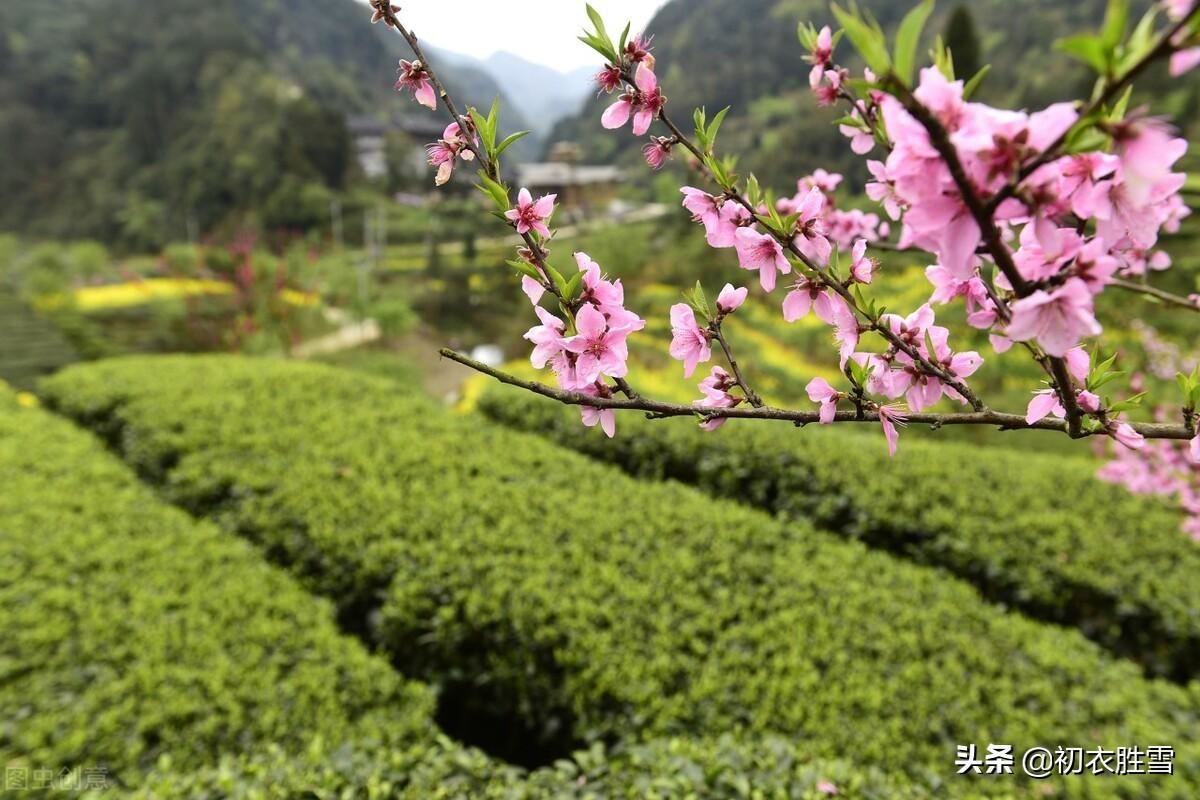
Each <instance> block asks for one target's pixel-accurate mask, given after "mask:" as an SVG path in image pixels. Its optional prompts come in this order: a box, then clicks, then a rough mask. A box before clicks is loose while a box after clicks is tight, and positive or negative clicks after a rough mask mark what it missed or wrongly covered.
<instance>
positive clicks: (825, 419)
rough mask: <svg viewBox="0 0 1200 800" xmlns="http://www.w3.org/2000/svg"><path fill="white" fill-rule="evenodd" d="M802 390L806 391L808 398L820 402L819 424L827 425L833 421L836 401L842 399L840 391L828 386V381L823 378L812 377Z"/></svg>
mask: <svg viewBox="0 0 1200 800" xmlns="http://www.w3.org/2000/svg"><path fill="white" fill-rule="evenodd" d="M804 391H806V392H807V393H808V399H809V400H812V401H813V402H814V403H820V404H821V415H820V420H821V424H822V425H828V424H829V423H831V422H833V418H834V415H836V414H837V404H838V401H839V400H841V399H842V394H841V392H839V391H838V390H837V389H834V388H833V387H832V386H830V385H829V381H827V380H825V379H824V378H813V379H812V380H811V381H809V382H808V386H805V387H804Z"/></svg>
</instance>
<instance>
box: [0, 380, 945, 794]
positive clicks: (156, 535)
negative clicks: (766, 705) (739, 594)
mask: <svg viewBox="0 0 1200 800" xmlns="http://www.w3.org/2000/svg"><path fill="white" fill-rule="evenodd" d="M0 485H3V487H4V491H3V492H0V608H2V609H3V611H4V614H3V616H2V617H0V627H2V631H3V636H2V637H0V763H2V764H3V765H4V767H5V773H4V775H5V781H6V783H5V784H4V788H5V790H6V791H2V792H0V794H3V795H4V796H15V797H37V796H44V795H51V794H52V795H53V796H59V797H62V796H80V795H79V793H78V791H76V790H77V789H78V788H79V787H80V786H83V785H90V786H91V787H92V789H94V790H95V791H92V792H90V793H88V794H87V795H86V796H106V797H107V796H111V797H124V796H136V797H143V798H175V797H197V798H215V797H232V798H268V797H269V798H299V797H306V798H308V797H398V798H401V797H402V798H413V800H417V798H431V797H438V798H531V799H534V798H570V797H578V798H585V797H586V798H597V799H603V798H614V799H615V798H640V797H650V796H661V797H682V796H705V797H717V798H736V797H744V796H745V793H744V791H743V790H744V789H745V787H747V786H754V787H756V788H757V789H759V790H761V791H763V792H766V793H767V794H766V795H764V796H777V797H808V798H814V797H819V796H821V795H820V793H819V792H818V791H817V786H818V784H819V783H820V782H821V781H836V783H837V785H838V787H839V788H840V789H841V790H842V791H843V792H845V793H847V794H848V796H850V797H862V798H873V797H900V798H918V797H924V796H926V794H925V793H924V792H923V791H921V790H919V789H918V788H917V787H913V786H910V785H908V784H907V783H906V782H905V781H903V780H902V779H899V778H885V777H883V776H882V775H881V774H880V773H879V771H877V770H872V769H868V768H865V767H861V766H852V765H850V764H847V763H845V762H841V761H837V762H832V761H821V760H814V759H812V758H810V757H807V756H804V755H802V754H801V753H800V750H801V748H798V747H796V746H793V745H792V744H791V743H789V742H785V741H782V740H778V739H776V740H768V741H762V742H755V743H753V746H751V745H749V744H744V743H738V742H735V741H732V740H714V741H711V742H703V741H698V740H697V741H692V740H686V741H684V740H662V741H655V742H651V743H648V744H644V745H635V746H632V747H629V748H624V749H618V750H617V751H615V752H612V751H609V752H606V751H604V750H602V749H596V750H594V751H592V752H589V753H585V754H582V755H581V757H580V758H579V759H578V760H577V761H576V762H563V763H560V764H558V765H556V766H554V767H550V768H546V769H542V770H538V771H536V772H534V773H527V772H525V771H523V770H520V769H517V768H515V767H512V766H508V765H505V764H502V763H500V762H498V761H496V760H495V759H491V758H489V757H487V756H485V755H484V754H482V753H480V752H479V751H477V750H472V749H469V748H465V747H463V746H461V745H458V744H455V743H454V742H452V741H450V740H448V739H447V738H446V737H445V736H443V735H442V734H441V733H440V732H439V731H438V730H437V728H436V726H435V725H434V723H433V719H432V715H433V712H434V704H435V693H434V691H433V690H432V689H431V688H430V687H428V686H425V685H422V684H420V683H417V682H414V681H411V680H407V679H404V678H402V677H401V676H400V675H399V674H398V673H397V672H396V671H395V670H393V669H392V668H391V666H390V665H389V664H388V663H387V662H386V661H385V660H384V659H381V658H379V657H377V656H373V655H370V654H369V653H368V652H367V650H366V648H365V647H364V646H363V643H361V642H360V641H358V640H356V639H354V638H353V637H350V636H346V635H344V634H341V633H339V632H338V630H337V628H336V626H335V624H334V620H333V615H332V613H331V611H332V609H331V608H330V606H329V604H328V603H326V602H324V601H322V600H319V599H316V598H314V597H313V596H312V595H310V594H308V593H306V592H304V591H303V590H302V589H301V588H300V587H299V586H298V585H297V583H296V581H295V580H294V579H293V578H291V577H289V576H288V574H287V573H286V572H284V571H282V570H280V569H278V568H276V567H273V566H271V565H270V564H268V563H267V562H266V561H265V560H264V559H263V558H262V557H261V555H260V554H259V553H257V552H256V551H255V550H254V548H253V547H251V546H250V545H249V544H247V543H246V542H244V541H241V540H239V539H238V538H236V537H234V536H231V535H229V534H228V533H225V532H222V531H220V530H218V529H217V528H216V527H215V526H213V525H212V524H210V523H208V522H203V521H196V520H194V519H192V518H191V517H189V516H188V515H187V514H185V513H184V512H182V511H180V510H177V509H175V508H172V507H170V506H169V505H167V504H165V503H164V502H162V501H161V500H159V499H158V498H157V497H156V496H155V494H154V493H153V492H152V491H151V490H150V489H148V488H146V487H145V486H143V485H141V484H140V483H139V482H138V481H137V479H136V477H135V476H134V474H133V473H132V472H131V471H130V470H129V469H128V468H127V467H125V466H124V465H122V464H121V463H120V462H119V461H118V460H117V459H115V458H114V457H113V456H111V455H109V454H108V453H106V452H105V450H104V448H103V445H102V443H101V442H100V441H98V440H97V439H95V438H94V437H92V436H90V435H88V434H87V433H85V432H82V431H80V430H77V429H75V428H73V426H71V425H70V424H69V423H67V422H65V421H63V420H60V419H55V418H54V417H52V416H51V415H49V414H47V413H46V412H44V411H40V410H36V409H31V408H27V407H23V405H22V404H19V403H18V402H17V400H16V396H15V395H13V394H12V393H11V392H9V391H7V390H3V389H0ZM60 769H65V770H66V771H67V772H68V773H70V774H69V775H67V776H66V777H61V778H60V776H59V775H58V774H57V773H58V772H59V770H60ZM47 770H48V771H50V772H51V773H55V774H54V781H55V782H56V783H55V784H53V785H55V786H58V785H59V784H58V783H57V782H58V781H60V780H61V781H63V783H62V784H61V786H62V787H67V788H63V789H62V790H61V791H57V792H54V791H51V790H50V789H49V788H47V787H39V786H38V784H37V783H35V781H36V780H38V778H37V774H38V773H39V772H45V771H47ZM18 776H24V777H23V778H20V779H19V778H18ZM48 785H49V784H48Z"/></svg>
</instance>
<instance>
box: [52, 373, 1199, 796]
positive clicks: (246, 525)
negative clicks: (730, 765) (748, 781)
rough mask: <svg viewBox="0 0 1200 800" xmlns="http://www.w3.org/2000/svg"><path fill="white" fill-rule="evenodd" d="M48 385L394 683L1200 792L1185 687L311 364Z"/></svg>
mask: <svg viewBox="0 0 1200 800" xmlns="http://www.w3.org/2000/svg"><path fill="white" fill-rule="evenodd" d="M44 390H45V392H46V394H47V396H48V398H49V400H50V402H52V403H53V404H54V406H55V407H57V408H59V409H60V410H62V411H63V412H64V413H67V414H69V415H71V416H73V417H75V418H77V419H79V420H81V421H83V422H85V423H87V424H89V425H91V426H93V427H95V428H96V429H97V430H99V431H101V432H102V433H103V434H104V435H105V436H107V437H108V438H109V439H110V441H112V442H114V443H115V444H116V445H117V446H118V447H119V448H120V450H121V451H122V452H123V453H124V454H125V455H126V457H127V458H128V459H129V460H130V461H131V462H132V463H133V464H134V465H135V466H136V467H137V468H138V469H140V470H141V471H142V472H143V474H144V475H146V476H147V477H150V478H152V479H153V480H156V481H158V482H159V483H161V484H162V486H163V488H164V491H165V492H166V493H167V495H168V496H170V497H172V498H174V499H175V500H177V501H178V502H181V503H183V504H184V505H186V506H187V507H189V508H192V509H193V510H197V511H203V512H204V513H207V514H209V515H211V516H212V517H213V518H214V519H216V520H218V521H219V522H220V523H221V524H222V525H223V526H225V527H227V528H229V529H230V530H236V531H238V532H240V533H242V534H244V535H246V536H247V537H249V538H251V539H252V540H254V541H256V542H258V543H259V544H260V546H262V547H263V548H264V549H266V550H267V551H268V552H269V553H271V554H272V556H273V557H274V558H276V559H278V560H280V561H282V562H284V563H287V564H290V565H291V566H292V568H293V569H294V570H295V571H296V573H297V574H299V575H300V576H302V577H303V579H304V580H305V581H306V582H307V583H308V585H310V586H312V587H314V588H316V589H318V590H320V591H321V592H323V593H325V594H327V595H328V596H330V597H332V598H335V599H336V600H337V601H338V602H339V604H341V605H342V607H343V610H344V611H345V612H350V611H354V612H356V613H358V612H362V613H363V614H364V615H365V616H366V618H368V619H370V620H371V627H372V629H373V630H374V632H375V635H376V636H377V637H378V639H379V641H380V642H381V643H383V644H384V646H385V647H386V648H387V649H388V650H389V652H390V654H391V655H392V657H393V658H394V659H395V661H396V662H397V663H398V664H400V665H402V666H403V667H404V668H405V669H406V670H408V671H411V672H412V673H414V674H418V675H422V676H425V677H428V678H429V679H431V680H435V681H438V682H440V683H443V684H450V685H456V686H458V687H461V688H462V690H463V691H468V692H474V693H475V695H476V696H477V697H478V698H479V700H480V703H481V708H484V707H486V708H487V709H488V710H490V711H491V712H492V713H506V714H509V715H512V716H515V717H518V718H521V719H524V720H527V721H528V723H529V724H530V726H531V727H532V728H535V729H538V730H542V731H544V732H545V735H546V736H549V737H552V736H562V735H563V734H564V733H565V734H566V735H568V736H569V738H571V739H573V740H583V741H589V742H590V741H610V740H618V739H624V740H627V741H637V740H648V739H654V738H661V737H664V736H667V737H669V736H695V737H701V738H707V737H712V736H718V735H721V734H724V733H730V732H740V733H743V734H746V735H759V734H763V735H769V734H777V735H782V736H784V737H787V738H789V739H790V740H792V741H793V742H795V743H796V744H797V745H798V746H801V747H803V748H805V750H806V751H807V752H809V753H810V754H811V755H813V756H814V757H836V758H849V759H851V760H853V761H854V762H856V763H859V764H863V765H867V766H870V767H877V768H880V769H884V770H886V771H888V772H889V773H892V774H900V773H906V774H907V775H909V776H910V777H912V778H913V779H914V780H917V781H919V782H921V783H922V784H924V785H928V786H931V787H939V788H937V789H936V791H937V792H940V793H943V794H945V793H948V792H949V791H950V784H951V783H955V781H958V782H959V783H955V785H956V786H966V787H969V788H970V790H972V791H988V792H1011V791H1013V790H1014V787H1015V786H1016V784H1014V782H1013V781H1012V780H1011V779H979V780H971V779H954V776H953V772H954V769H953V758H954V752H955V745H956V744H967V743H980V744H981V745H984V746H986V744H987V743H993V742H995V743H1008V744H1012V745H1014V747H1015V748H1016V751H1017V752H1018V753H1020V752H1022V751H1023V750H1024V749H1025V748H1027V747H1030V746H1033V745H1045V746H1049V747H1051V748H1053V747H1054V746H1056V745H1063V746H1079V747H1089V746H1090V747H1096V746H1105V747H1109V748H1114V747H1118V746H1123V745H1124V746H1131V745H1138V746H1146V745H1149V744H1170V745H1173V746H1175V747H1176V751H1177V757H1176V762H1175V770H1176V773H1177V774H1176V775H1175V776H1174V777H1172V778H1165V779H1164V778H1161V777H1146V776H1140V777H1135V778H1126V779H1116V780H1098V779H1096V778H1080V779H1076V781H1075V782H1070V781H1068V782H1063V783H1062V785H1061V786H1060V787H1059V788H1060V789H1061V790H1062V792H1063V793H1065V795H1067V796H1076V797H1100V796H1125V797H1176V796H1191V795H1194V794H1195V793H1196V791H1197V788H1198V786H1197V784H1196V781H1197V780H1200V778H1197V777H1196V776H1197V775H1198V773H1200V752H1198V750H1200V745H1198V744H1197V743H1196V742H1195V740H1194V736H1193V733H1194V731H1195V729H1196V727H1195V726H1196V725H1197V724H1198V723H1200V698H1198V697H1197V696H1196V691H1195V690H1194V689H1191V690H1189V689H1184V688H1182V687H1178V686H1174V685H1171V684H1167V683H1163V682H1159V681H1152V680H1146V679H1145V678H1143V677H1142V675H1141V673H1140V670H1139V669H1138V668H1137V667H1136V666H1135V665H1133V664H1131V663H1127V662H1123V661H1114V660H1112V659H1111V658H1109V657H1108V656H1107V655H1106V654H1104V653H1103V651H1101V650H1100V649H1099V648H1098V647H1097V646H1096V645H1094V644H1093V643H1091V642H1089V641H1087V640H1086V639H1085V638H1083V637H1082V636H1081V635H1079V634H1078V633H1077V632H1075V631H1071V630H1066V629H1062V628H1058V627H1054V626H1048V625H1045V624H1041V623H1037V622H1032V621H1030V620H1028V619H1025V618H1023V617H1022V616H1020V615H1016V614H1009V613H1004V612H1002V611H1001V610H1000V609H998V608H996V607H995V606H993V605H990V604H988V603H986V602H984V601H983V600H982V599H981V598H980V597H979V595H978V593H977V592H976V591H975V590H974V589H973V588H972V587H970V586H969V585H967V584H965V583H963V582H961V581H959V580H957V579H955V578H954V577H952V576H949V575H947V574H945V573H944V572H942V571H939V570H935V569H930V568H928V567H923V566H919V565H914V564H911V563H908V562H906V561H903V560H900V559H897V558H895V557H894V556H892V555H889V554H886V553H881V552H878V551H872V550H870V549H868V548H867V547H865V546H864V545H862V544H861V543H857V542H848V541H846V540H845V539H844V538H841V537H838V536H834V535H830V534H826V533H823V532H819V531H816V530H813V529H811V528H809V527H807V526H806V525H805V524H803V523H799V522H796V523H793V524H790V525H784V524H782V523H780V522H779V521H777V520H774V519H772V518H771V517H769V516H767V515H765V514H763V513H761V512H758V511H754V510H750V509H747V508H744V507H741V506H738V505H735V504H733V503H730V502H726V501H720V500H713V499H711V498H708V497H706V496H705V495H703V494H701V493H699V492H697V491H696V490H694V489H690V488H687V487H684V486H681V485H679V484H675V483H669V482H668V483H655V482H649V481H635V480H633V479H632V478H629V477H627V476H626V475H624V474H623V473H621V472H620V471H619V470H617V469H615V468H613V467H610V466H606V465H602V464H598V463H595V462H593V461H590V460H588V459H587V458H584V457H583V456H580V455H577V454H574V453H571V452H569V451H567V450H563V449H560V448H558V447H555V446H553V445H551V444H549V443H547V442H545V441H543V440H541V439H539V438H538V437H534V436H528V435H522V434H519V433H515V432H512V431H508V430H505V429H503V428H501V427H497V426H492V425H489V424H488V423H486V422H485V421H483V420H482V419H480V418H478V417H469V416H455V415H453V414H451V413H448V412H446V411H444V410H442V409H439V408H438V407H436V406H435V405H433V404H432V403H430V402H427V401H424V400H421V399H419V398H414V397H404V396H398V392H397V389H396V385H395V384H394V383H392V382H390V381H387V380H384V379H374V378H369V377H364V376H359V375H354V374H351V373H347V372H341V371H338V370H335V369H331V368H327V367H320V366H316V365H300V364H288V363H284V362H270V361H255V360H239V359H236V358H228V357H226V358H215V357H204V358H178V357H177V358H166V359H126V360H119V361H112V362H105V363H101V364H96V365H89V366H86V367H79V368H71V369H69V370H66V371H64V372H63V373H60V374H59V375H57V376H55V377H54V378H52V379H50V380H49V381H48V382H47V383H45V384H44ZM380 602H382V609H381V612H380V613H378V614H374V613H370V612H371V609H372V608H373V607H374V606H375V605H376V604H378V603H380ZM948 782H949V783H948ZM1181 791H1182V792H1183V793H1184V794H1183V795H1180V794H1179V792H1181Z"/></svg>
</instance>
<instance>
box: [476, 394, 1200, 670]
mask: <svg viewBox="0 0 1200 800" xmlns="http://www.w3.org/2000/svg"><path fill="white" fill-rule="evenodd" d="M480 408H481V410H482V411H483V412H484V413H485V414H487V415H488V416H490V417H491V418H493V419H496V420H498V421H501V422H503V423H505V424H507V425H510V426H512V427H514V428H517V429H520V430H525V431H532V432H536V433H539V434H541V435H543V436H546V437H547V438H549V439H551V440H553V441H556V442H558V443H560V444H563V445H565V446H567V447H570V448H571V449H574V450H579V451H582V452H585V453H588V454H589V455H592V456H595V457H597V458H600V459H602V460H604V461H609V462H612V463H615V464H618V465H620V466H621V467H622V468H623V469H625V470H626V471H627V472H630V473H632V474H634V475H637V476H640V477H643V478H651V479H661V478H673V479H676V480H680V481H683V482H684V483H689V484H694V485H696V486H699V487H701V488H703V489H705V490H706V491H708V492H710V493H712V494H715V495H721V496H725V497H731V498H734V499H737V500H740V501H742V502H744V503H749V504H751V505H754V506H757V507H760V508H763V509H764V510H767V511H770V512H772V513H774V514H777V515H779V516H781V517H783V518H785V519H803V520H810V521H812V522H813V523H814V524H817V525H820V526H821V527H823V528H826V529H828V530H832V531H835V532H838V533H840V534H842V535H844V536H848V537H851V538H855V539H862V540H863V541H866V542H867V543H869V544H871V545H872V546H875V547H880V548H884V549H887V550H889V551H892V552H895V553H899V554H901V555H903V556H904V557H906V558H911V559H913V560H916V561H919V562H922V563H926V564H932V565H936V566H939V567H944V568H946V569H948V570H950V571H951V572H953V573H954V574H956V575H959V576H961V577H963V578H965V579H967V580H969V581H970V582H971V583H973V584H974V585H975V586H977V587H979V589H980V590H981V591H982V592H983V593H984V595H985V596H987V597H989V598H991V599H993V600H995V601H998V602H1002V603H1005V604H1008V605H1012V606H1015V607H1017V608H1020V609H1021V610H1022V611H1024V612H1025V613H1027V614H1030V615H1032V616H1035V617H1038V618H1040V619H1045V620H1049V621H1053V622H1058V623H1062V624H1067V625H1073V626H1075V627H1077V628H1079V629H1080V630H1081V631H1083V632H1084V634H1085V635H1086V636H1088V637H1089V638H1091V639H1094V640H1096V641H1097V642H1099V643H1101V644H1103V645H1104V646H1105V647H1108V648H1109V649H1111V650H1113V651H1115V652H1117V653H1119V654H1121V655H1127V656H1130V657H1133V658H1135V659H1136V660H1138V661H1139V662H1141V663H1143V664H1144V665H1145V666H1146V667H1147V669H1148V670H1149V671H1150V672H1151V673H1152V674H1157V675H1166V676H1169V677H1171V678H1173V679H1175V680H1179V681H1186V680H1190V679H1191V678H1193V677H1196V676H1197V674H1198V673H1200V580H1197V578H1196V576H1197V575H1200V547H1197V546H1196V544H1195V543H1194V542H1192V541H1191V540H1189V539H1188V538H1187V537H1186V536H1184V535H1182V534H1181V533H1180V531H1179V517H1178V513H1177V512H1176V511H1174V510H1172V509H1168V508H1166V507H1165V506H1164V505H1163V504H1161V503H1157V502H1155V501H1153V500H1149V499H1146V498H1141V497H1133V496H1131V495H1129V494H1128V493H1127V492H1125V491H1124V490H1123V489H1121V488H1120V487H1116V486H1112V485H1110V484H1107V483H1102V482H1100V481H1098V480H1096V478H1095V465H1094V464H1092V463H1090V462H1088V461H1085V460H1082V459H1079V460H1075V459H1067V458H1059V457H1055V456H1050V455H1036V454H1027V453H1018V452H1013V451H1007V450H1000V449H989V450H987V451H986V453H984V452H981V451H980V450H978V449H976V448H972V447H969V446H965V445H960V444H947V443H931V442H921V441H917V440H916V439H917V437H916V436H911V437H908V438H906V439H905V440H904V442H903V446H902V447H901V448H900V452H899V453H898V454H897V456H896V458H895V459H894V460H892V459H889V458H888V455H887V452H886V450H885V449H884V447H883V445H882V440H881V439H880V438H879V437H877V436H870V435H869V434H865V433H864V432H856V431H846V430H829V429H820V428H819V427H818V426H812V427H810V428H806V429H804V430H802V431H801V430H796V429H795V428H793V427H792V426H790V425H786V424H784V423H780V424H779V425H762V424H757V425H745V424H741V425H739V424H738V423H737V422H736V421H734V422H731V423H730V424H729V425H728V426H727V428H726V429H724V430H722V431H720V432H717V433H705V432H703V431H700V430H698V429H697V428H696V425H695V423H694V422H691V421H687V420H656V421H650V420H646V419H644V418H642V417H640V416H638V415H633V414H626V415H623V416H622V417H621V418H620V420H619V425H620V427H621V434H620V435H619V436H618V437H617V438H616V439H614V440H609V439H606V438H603V437H600V436H597V435H595V434H596V431H593V430H588V429H585V428H583V427H582V426H581V425H580V424H579V412H578V410H577V409H568V408H564V407H562V406H559V405H556V404H554V403H550V402H546V401H544V400H542V399H540V398H536V397H533V396H531V395H529V394H528V393H525V392H519V391H515V390H512V389H509V388H507V387H502V386H498V385H497V386H493V387H491V388H489V389H488V390H487V391H486V392H485V393H484V395H483V397H482V398H481V400H480ZM872 433H874V431H872Z"/></svg>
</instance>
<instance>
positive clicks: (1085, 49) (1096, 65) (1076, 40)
mask: <svg viewBox="0 0 1200 800" xmlns="http://www.w3.org/2000/svg"><path fill="white" fill-rule="evenodd" d="M1054 47H1055V49H1056V50H1058V51H1060V52H1063V53H1066V54H1067V55H1069V56H1071V57H1072V58H1075V59H1078V60H1079V61H1082V62H1083V63H1085V64H1087V65H1088V66H1089V67H1091V68H1092V69H1094V70H1095V71H1096V72H1098V73H1100V74H1102V75H1103V74H1104V73H1105V72H1107V70H1108V60H1107V59H1106V58H1105V55H1104V45H1103V44H1102V43H1101V41H1100V40H1099V39H1098V38H1096V37H1095V36H1093V35H1091V34H1088V33H1081V34H1077V35H1075V36H1068V37H1066V38H1065V39H1059V40H1058V41H1057V42H1055V43H1054Z"/></svg>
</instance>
